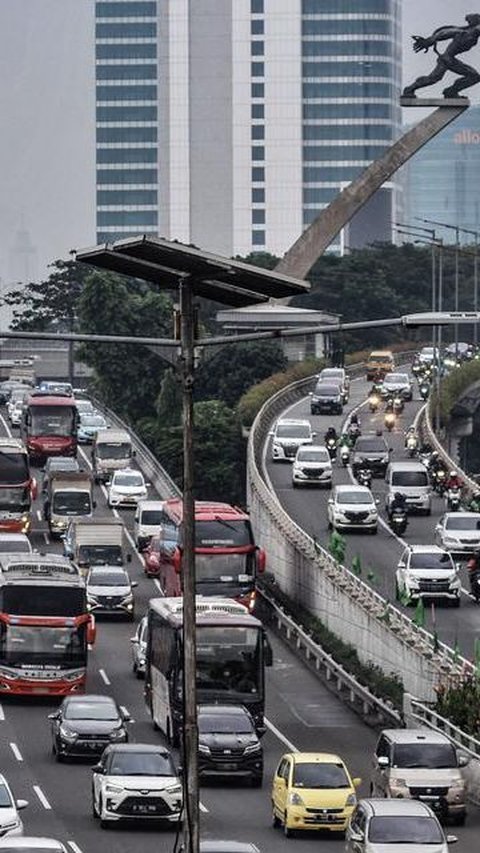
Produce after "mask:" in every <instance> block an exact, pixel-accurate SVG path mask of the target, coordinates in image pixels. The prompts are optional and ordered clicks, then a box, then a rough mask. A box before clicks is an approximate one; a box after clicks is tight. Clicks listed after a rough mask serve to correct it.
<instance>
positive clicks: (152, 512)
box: [140, 509, 162, 526]
mask: <svg viewBox="0 0 480 853" xmlns="http://www.w3.org/2000/svg"><path fill="white" fill-rule="evenodd" d="M161 521H162V510H161V509H142V514H141V517H140V524H148V525H149V526H152V525H160V523H161Z"/></svg>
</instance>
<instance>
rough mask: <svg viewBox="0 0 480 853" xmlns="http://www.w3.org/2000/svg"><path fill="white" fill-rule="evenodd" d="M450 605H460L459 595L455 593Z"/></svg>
mask: <svg viewBox="0 0 480 853" xmlns="http://www.w3.org/2000/svg"><path fill="white" fill-rule="evenodd" d="M452 607H460V596H459V595H457V597H456V598H454V599H453V601H452Z"/></svg>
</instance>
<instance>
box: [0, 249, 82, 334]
mask: <svg viewBox="0 0 480 853" xmlns="http://www.w3.org/2000/svg"><path fill="white" fill-rule="evenodd" d="M49 269H51V270H52V272H51V273H50V275H49V276H48V278H46V279H45V280H44V281H39V282H35V281H31V282H29V283H28V284H26V285H25V286H24V287H20V288H18V289H17V290H11V291H9V292H8V293H7V294H6V295H5V297H4V299H3V301H4V303H5V304H6V305H9V306H10V307H11V308H12V309H13V320H12V324H11V325H12V328H13V329H18V330H21V331H29V332H31V331H36V332H42V331H46V330H48V329H51V328H52V327H54V328H55V327H57V328H58V329H59V330H62V331H74V329H75V327H76V322H77V311H78V302H79V298H80V295H81V293H82V290H83V287H84V284H85V280H86V278H87V277H88V276H89V275H90V274H91V269H90V268H89V267H87V266H86V265H85V264H80V263H77V262H76V261H63V260H56V261H53V263H52V264H50V265H49Z"/></svg>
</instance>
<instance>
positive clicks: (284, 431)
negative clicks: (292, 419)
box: [275, 424, 311, 438]
mask: <svg viewBox="0 0 480 853" xmlns="http://www.w3.org/2000/svg"><path fill="white" fill-rule="evenodd" d="M275 435H276V436H277V438H310V436H311V431H310V424H279V425H278V426H277V429H276V432H275Z"/></svg>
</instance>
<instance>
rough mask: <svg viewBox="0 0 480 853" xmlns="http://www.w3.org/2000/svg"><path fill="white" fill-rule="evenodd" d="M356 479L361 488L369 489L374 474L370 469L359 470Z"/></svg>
mask: <svg viewBox="0 0 480 853" xmlns="http://www.w3.org/2000/svg"><path fill="white" fill-rule="evenodd" d="M355 477H356V480H357V483H358V485H359V486H366V487H367V489H369V488H370V486H371V485H372V472H371V470H370V468H359V469H358V470H357V472H356V474H355Z"/></svg>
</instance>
